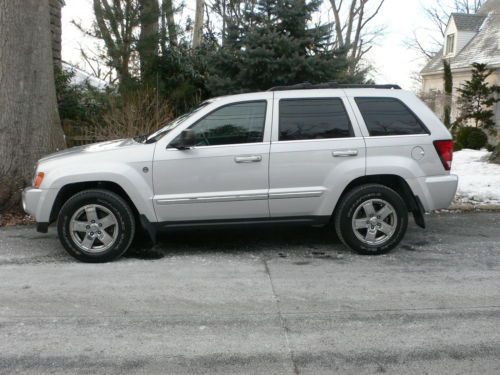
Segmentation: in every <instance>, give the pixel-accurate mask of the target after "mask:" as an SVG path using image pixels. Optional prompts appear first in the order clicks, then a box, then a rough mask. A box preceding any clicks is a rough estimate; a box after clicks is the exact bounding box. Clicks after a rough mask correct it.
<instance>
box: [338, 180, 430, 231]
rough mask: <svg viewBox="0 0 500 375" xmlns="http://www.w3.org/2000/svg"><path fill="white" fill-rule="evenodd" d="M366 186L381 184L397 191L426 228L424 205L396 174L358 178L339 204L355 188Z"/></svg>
mask: <svg viewBox="0 0 500 375" xmlns="http://www.w3.org/2000/svg"><path fill="white" fill-rule="evenodd" d="M366 184H380V185H384V186H387V187H389V188H391V189H392V190H394V191H396V192H397V193H398V194H399V195H401V198H403V200H404V201H405V203H406V207H407V208H408V211H409V212H411V213H413V217H414V219H415V222H416V223H417V225H419V226H420V227H422V228H425V220H424V209H423V207H422V203H421V202H420V198H419V197H418V196H416V195H414V194H413V191H412V190H411V188H410V186H409V185H408V183H407V182H406V181H405V179H404V178H403V177H401V176H398V175H394V174H379V175H367V176H362V177H358V178H356V179H355V180H353V181H351V182H350V183H349V184H348V185H347V186H346V187H345V189H344V190H343V191H342V194H341V195H340V197H339V200H338V202H340V201H341V200H342V199H343V198H344V196H345V195H346V194H347V193H348V192H349V191H351V190H352V189H353V188H355V187H358V186H361V185H366ZM338 202H337V204H336V206H335V209H334V211H333V215H332V217H334V216H335V213H336V211H337V208H338V206H339V204H338Z"/></svg>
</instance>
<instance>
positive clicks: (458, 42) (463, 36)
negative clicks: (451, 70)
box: [455, 31, 476, 55]
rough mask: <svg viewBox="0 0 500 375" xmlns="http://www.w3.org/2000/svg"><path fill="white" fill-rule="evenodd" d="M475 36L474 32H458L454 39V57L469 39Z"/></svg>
mask: <svg viewBox="0 0 500 375" xmlns="http://www.w3.org/2000/svg"><path fill="white" fill-rule="evenodd" d="M474 35H476V33H475V32H474V31H459V32H458V33H457V36H456V39H455V46H456V50H455V55H456V54H457V53H459V52H460V51H461V50H462V49H463V48H464V47H465V46H466V45H467V43H469V42H470V41H471V39H472V38H473V37H474Z"/></svg>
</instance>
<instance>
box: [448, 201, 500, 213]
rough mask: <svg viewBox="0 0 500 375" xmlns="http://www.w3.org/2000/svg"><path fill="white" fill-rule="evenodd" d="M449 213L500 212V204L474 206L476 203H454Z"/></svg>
mask: <svg viewBox="0 0 500 375" xmlns="http://www.w3.org/2000/svg"><path fill="white" fill-rule="evenodd" d="M448 210H449V211H465V212H473V211H498V212H500V204H495V203H483V204H474V203H459V202H455V203H452V204H451V206H450V207H449V208H448Z"/></svg>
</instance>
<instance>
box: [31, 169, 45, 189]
mask: <svg viewBox="0 0 500 375" xmlns="http://www.w3.org/2000/svg"><path fill="white" fill-rule="evenodd" d="M44 177H45V173H43V172H38V173H37V175H36V177H35V182H33V186H34V187H35V188H36V189H38V188H39V187H40V185H41V184H42V181H43V178H44Z"/></svg>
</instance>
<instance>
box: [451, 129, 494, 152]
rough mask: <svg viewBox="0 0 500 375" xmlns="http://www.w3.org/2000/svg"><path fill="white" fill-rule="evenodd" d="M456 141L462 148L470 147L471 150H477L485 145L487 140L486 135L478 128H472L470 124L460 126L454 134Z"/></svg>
mask: <svg viewBox="0 0 500 375" xmlns="http://www.w3.org/2000/svg"><path fill="white" fill-rule="evenodd" d="M456 142H457V143H458V144H459V145H460V146H461V147H462V148H471V149H473V150H479V149H481V148H483V147H484V146H486V143H487V142H488V137H487V136H486V134H485V133H484V131H482V130H481V129H479V128H473V127H470V126H465V127H463V128H460V129H459V130H458V131H457V134H456Z"/></svg>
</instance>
